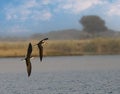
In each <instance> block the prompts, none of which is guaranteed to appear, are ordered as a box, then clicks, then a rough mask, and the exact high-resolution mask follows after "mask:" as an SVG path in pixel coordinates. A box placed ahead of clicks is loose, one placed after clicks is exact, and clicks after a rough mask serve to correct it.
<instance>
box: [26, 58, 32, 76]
mask: <svg viewBox="0 0 120 94" xmlns="http://www.w3.org/2000/svg"><path fill="white" fill-rule="evenodd" d="M26 67H27V73H28V77H29V76H30V74H31V69H32V66H31V62H30V59H29V60H27V61H26Z"/></svg>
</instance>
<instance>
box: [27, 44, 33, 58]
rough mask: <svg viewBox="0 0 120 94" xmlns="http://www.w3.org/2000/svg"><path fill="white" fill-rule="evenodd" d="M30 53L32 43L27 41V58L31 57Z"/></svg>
mask: <svg viewBox="0 0 120 94" xmlns="http://www.w3.org/2000/svg"><path fill="white" fill-rule="evenodd" d="M31 53H32V44H31V43H29V46H28V49H27V56H26V57H27V58H30V57H31Z"/></svg>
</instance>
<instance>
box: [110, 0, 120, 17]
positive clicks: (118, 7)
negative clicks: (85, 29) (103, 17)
mask: <svg viewBox="0 0 120 94" xmlns="http://www.w3.org/2000/svg"><path fill="white" fill-rule="evenodd" d="M108 15H118V16H120V0H118V1H116V2H115V3H113V4H110V6H109V11H108Z"/></svg>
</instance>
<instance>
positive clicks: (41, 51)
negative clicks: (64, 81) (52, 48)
mask: <svg viewBox="0 0 120 94" xmlns="http://www.w3.org/2000/svg"><path fill="white" fill-rule="evenodd" d="M46 40H48V38H44V39H42V40H41V41H40V42H38V43H37V44H36V45H37V46H38V48H39V57H40V61H42V57H43V46H42V44H43V43H45V41H46ZM34 46H35V45H34Z"/></svg>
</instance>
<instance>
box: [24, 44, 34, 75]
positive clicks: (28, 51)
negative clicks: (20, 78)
mask: <svg viewBox="0 0 120 94" xmlns="http://www.w3.org/2000/svg"><path fill="white" fill-rule="evenodd" d="M31 53H32V44H31V43H29V45H28V49H27V55H26V57H25V61H26V67H27V73H28V77H29V76H30V75H31V69H32V65H31V61H30V58H31Z"/></svg>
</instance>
